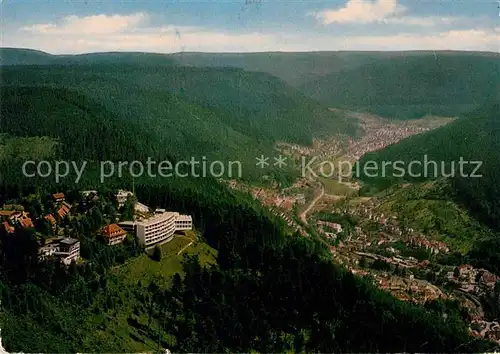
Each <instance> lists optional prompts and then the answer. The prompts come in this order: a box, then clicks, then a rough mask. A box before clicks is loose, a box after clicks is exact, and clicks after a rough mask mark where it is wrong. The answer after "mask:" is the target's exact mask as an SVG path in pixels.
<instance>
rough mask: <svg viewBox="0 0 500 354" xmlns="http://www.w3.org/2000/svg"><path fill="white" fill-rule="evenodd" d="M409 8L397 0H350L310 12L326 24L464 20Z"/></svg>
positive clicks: (431, 23) (415, 23) (418, 23)
mask: <svg viewBox="0 0 500 354" xmlns="http://www.w3.org/2000/svg"><path fill="white" fill-rule="evenodd" d="M407 12H408V8H407V7H405V6H402V5H400V4H398V1H397V0H376V1H372V0H349V1H348V2H347V3H346V4H345V6H344V7H343V8H340V9H327V10H323V11H319V12H314V13H310V15H312V16H314V17H315V18H316V19H317V20H319V21H320V22H321V23H323V24H324V25H330V24H332V23H337V24H348V23H358V24H369V23H386V24H397V25H408V26H421V27H432V26H436V25H449V24H452V23H456V22H459V21H461V20H463V18H461V17H440V16H425V17H418V16H407V15H405V14H406V13H407Z"/></svg>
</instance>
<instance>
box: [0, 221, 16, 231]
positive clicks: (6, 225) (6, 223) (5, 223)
mask: <svg viewBox="0 0 500 354" xmlns="http://www.w3.org/2000/svg"><path fill="white" fill-rule="evenodd" d="M2 225H3V227H4V228H5V231H7V232H8V233H12V232H14V227H12V226H11V225H10V224H9V223H8V222H7V221H5V222H3V223H2Z"/></svg>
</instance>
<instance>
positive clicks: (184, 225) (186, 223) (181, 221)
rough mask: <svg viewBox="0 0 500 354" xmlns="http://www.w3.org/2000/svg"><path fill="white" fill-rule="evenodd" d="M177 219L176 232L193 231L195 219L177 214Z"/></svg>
mask: <svg viewBox="0 0 500 354" xmlns="http://www.w3.org/2000/svg"><path fill="white" fill-rule="evenodd" d="M176 214H177V215H176V218H175V230H176V231H185V230H192V229H193V218H192V217H191V215H182V214H178V213H176Z"/></svg>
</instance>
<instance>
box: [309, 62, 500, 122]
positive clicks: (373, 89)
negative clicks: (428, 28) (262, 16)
mask: <svg viewBox="0 0 500 354" xmlns="http://www.w3.org/2000/svg"><path fill="white" fill-rule="evenodd" d="M300 89H301V90H302V91H303V92H305V93H306V94H308V95H309V96H310V97H313V98H315V99H317V100H319V101H321V102H323V103H325V104H327V105H329V106H332V107H341V108H349V109H356V110H361V111H370V112H373V113H376V114H379V115H381V116H385V117H388V118H398V119H410V118H420V117H422V116H424V115H442V116H457V115H460V114H462V113H465V112H467V111H470V110H472V109H475V108H477V107H478V106H480V105H481V104H483V103H485V102H488V101H491V100H492V99H498V98H499V96H498V92H500V55H498V54H494V53H491V54H489V55H488V54H482V53H480V54H478V53H470V54H465V53H458V54H456V53H454V52H437V53H436V54H435V55H434V54H432V53H428V54H425V55H424V54H421V55H413V56H405V55H401V56H397V57H393V58H387V59H385V60H379V61H376V62H373V63H370V64H366V65H362V66H360V67H357V68H355V69H350V70H343V71H340V72H337V73H332V74H329V75H325V76H323V77H321V78H319V79H317V80H316V81H312V82H309V83H306V84H304V85H302V86H301V87H300Z"/></svg>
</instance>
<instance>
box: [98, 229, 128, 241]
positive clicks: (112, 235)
mask: <svg viewBox="0 0 500 354" xmlns="http://www.w3.org/2000/svg"><path fill="white" fill-rule="evenodd" d="M102 235H103V236H104V239H105V240H106V243H107V244H108V245H116V244H118V243H121V242H123V240H124V239H125V237H126V236H127V233H126V232H125V230H123V229H122V228H121V227H120V226H118V225H117V224H111V225H108V226H105V227H104V228H103V229H102Z"/></svg>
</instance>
